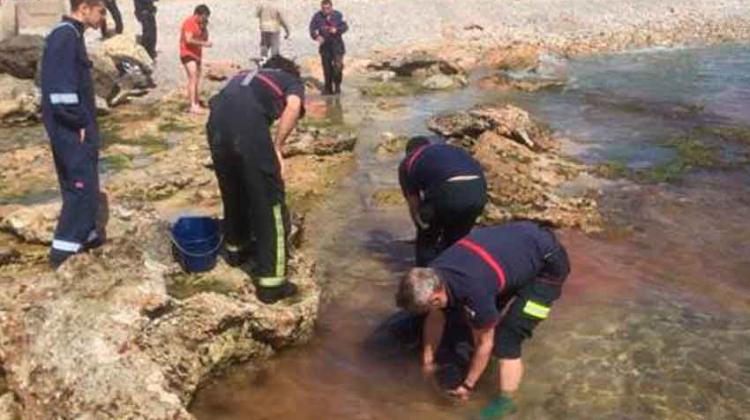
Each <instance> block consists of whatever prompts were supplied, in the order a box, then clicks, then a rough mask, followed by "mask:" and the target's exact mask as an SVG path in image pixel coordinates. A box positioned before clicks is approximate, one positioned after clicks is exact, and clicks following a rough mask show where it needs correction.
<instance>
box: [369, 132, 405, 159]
mask: <svg viewBox="0 0 750 420" xmlns="http://www.w3.org/2000/svg"><path fill="white" fill-rule="evenodd" d="M382 138H383V139H382V140H381V141H380V143H379V144H378V146H377V147H376V148H375V151H376V153H377V154H378V155H380V156H391V155H394V154H397V153H404V150H405V149H406V143H408V142H409V137H407V136H397V135H395V134H393V133H391V132H385V133H383V135H382Z"/></svg>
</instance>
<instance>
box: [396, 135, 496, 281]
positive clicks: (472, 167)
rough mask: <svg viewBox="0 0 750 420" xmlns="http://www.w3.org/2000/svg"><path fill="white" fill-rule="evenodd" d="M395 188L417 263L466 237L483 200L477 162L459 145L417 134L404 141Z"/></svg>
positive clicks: (424, 262)
mask: <svg viewBox="0 0 750 420" xmlns="http://www.w3.org/2000/svg"><path fill="white" fill-rule="evenodd" d="M398 179H399V183H400V184H401V192H402V193H403V194H404V198H405V199H406V202H407V204H408V205H409V214H410V215H411V218H412V220H413V221H414V225H415V226H416V228H417V241H416V259H417V264H416V265H417V267H425V266H427V264H429V263H430V261H432V260H433V259H435V257H437V255H438V254H439V253H440V252H441V251H442V250H444V249H446V248H448V247H449V246H451V245H453V243H454V242H456V241H457V240H459V239H461V238H462V237H464V236H466V235H467V234H468V233H469V232H471V228H472V227H474V222H476V220H477V217H479V215H481V214H482V211H483V210H484V206H485V204H487V183H486V181H485V178H484V173H483V172H482V167H481V166H480V165H479V163H478V162H477V161H476V160H474V158H473V157H471V155H469V154H468V153H467V152H466V151H465V150H463V149H461V148H459V147H455V146H451V145H447V144H440V143H434V142H431V141H430V139H428V138H427V137H423V136H417V137H413V138H411V139H410V140H409V142H408V143H407V144H406V157H405V158H404V160H402V161H401V164H400V165H399V167H398Z"/></svg>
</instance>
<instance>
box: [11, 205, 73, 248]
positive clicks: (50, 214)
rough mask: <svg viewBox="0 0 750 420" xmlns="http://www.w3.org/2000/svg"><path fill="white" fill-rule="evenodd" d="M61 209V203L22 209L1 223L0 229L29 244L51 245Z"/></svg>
mask: <svg viewBox="0 0 750 420" xmlns="http://www.w3.org/2000/svg"><path fill="white" fill-rule="evenodd" d="M60 207H61V204H60V203H59V202H54V203H49V204H38V205H34V206H28V207H22V208H20V209H18V210H16V211H14V212H12V213H11V214H9V215H8V216H6V217H5V218H4V219H3V220H2V221H0V229H1V230H3V231H5V232H8V233H12V234H14V235H16V236H17V237H18V238H20V239H22V240H23V241H25V242H28V243H34V244H50V243H51V242H52V236H53V234H54V231H55V224H56V223H57V217H58V215H59V214H60Z"/></svg>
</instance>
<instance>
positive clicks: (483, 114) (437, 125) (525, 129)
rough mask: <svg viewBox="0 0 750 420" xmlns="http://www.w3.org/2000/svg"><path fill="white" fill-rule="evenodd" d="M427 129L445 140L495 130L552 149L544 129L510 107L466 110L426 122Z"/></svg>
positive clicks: (552, 144)
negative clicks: (445, 138)
mask: <svg viewBox="0 0 750 420" xmlns="http://www.w3.org/2000/svg"><path fill="white" fill-rule="evenodd" d="M428 127H429V129H430V130H432V131H434V132H436V133H439V134H441V135H443V136H445V137H454V138H461V137H465V136H468V137H475V138H476V137H478V136H479V135H481V134H482V133H484V132H485V131H490V130H492V131H495V132H497V134H499V135H501V136H505V137H507V138H511V139H513V140H515V141H517V142H518V143H521V144H524V145H526V146H528V147H529V148H531V149H535V150H545V149H549V148H552V147H555V144H556V143H555V142H554V141H553V139H552V138H551V137H550V132H549V129H548V128H547V127H545V126H544V125H542V124H540V123H538V122H536V121H534V120H533V119H532V118H531V116H530V115H529V113H528V112H526V111H525V110H523V109H521V108H518V107H515V106H512V105H504V106H498V107H495V106H484V107H477V108H474V109H472V110H469V111H465V112H459V113H454V114H446V115H440V116H436V117H433V118H431V119H430V121H428Z"/></svg>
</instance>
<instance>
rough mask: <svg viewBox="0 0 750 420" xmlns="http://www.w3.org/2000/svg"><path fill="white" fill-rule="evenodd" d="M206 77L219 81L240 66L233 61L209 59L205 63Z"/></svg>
mask: <svg viewBox="0 0 750 420" xmlns="http://www.w3.org/2000/svg"><path fill="white" fill-rule="evenodd" d="M205 66H206V67H205V68H206V70H205V72H206V78H207V79H208V80H213V81H217V82H220V81H222V80H227V79H228V78H230V77H232V76H234V75H235V74H236V73H237V72H238V71H240V70H241V69H242V67H241V66H240V65H239V64H237V63H236V62H234V61H231V60H222V61H209V62H207V63H206V64H205Z"/></svg>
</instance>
